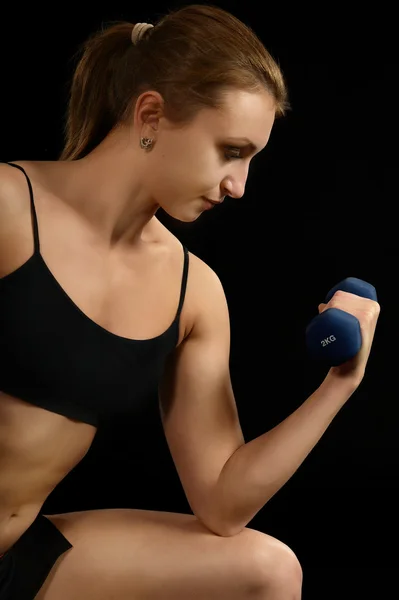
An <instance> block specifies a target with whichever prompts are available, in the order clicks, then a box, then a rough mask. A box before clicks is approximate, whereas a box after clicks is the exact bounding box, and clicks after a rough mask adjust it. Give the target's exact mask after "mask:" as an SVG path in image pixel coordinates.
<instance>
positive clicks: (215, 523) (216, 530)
mask: <svg viewBox="0 0 399 600" xmlns="http://www.w3.org/2000/svg"><path fill="white" fill-rule="evenodd" d="M195 516H196V517H197V519H198V521H199V522H200V523H201V525H202V526H203V527H205V529H207V530H208V531H210V532H211V533H213V534H215V535H217V536H219V537H233V536H235V535H238V534H239V533H241V531H243V530H244V529H245V525H234V526H233V525H232V524H229V523H226V522H225V521H223V520H222V519H218V518H211V517H209V516H207V517H204V516H202V517H200V516H198V515H195Z"/></svg>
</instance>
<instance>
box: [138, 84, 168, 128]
mask: <svg viewBox="0 0 399 600" xmlns="http://www.w3.org/2000/svg"><path fill="white" fill-rule="evenodd" d="M163 108H164V101H163V98H162V96H161V94H159V93H158V92H155V91H152V90H150V91H146V92H143V93H142V94H141V95H140V96H139V97H138V98H137V102H136V106H135V109H134V124H135V127H136V129H137V131H139V132H140V134H142V135H144V136H147V137H151V136H152V135H153V133H154V132H155V131H157V130H158V126H159V121H160V119H161V117H162V116H163V114H164V111H163Z"/></svg>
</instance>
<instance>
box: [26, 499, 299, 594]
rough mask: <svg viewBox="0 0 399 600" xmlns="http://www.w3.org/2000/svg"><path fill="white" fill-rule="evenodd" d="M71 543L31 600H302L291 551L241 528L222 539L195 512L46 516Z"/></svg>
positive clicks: (115, 511)
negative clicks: (235, 533) (199, 519)
mask: <svg viewBox="0 0 399 600" xmlns="http://www.w3.org/2000/svg"><path fill="white" fill-rule="evenodd" d="M47 518H49V519H50V520H51V521H52V522H53V523H54V524H55V525H56V527H57V528H58V529H59V530H60V531H61V532H62V533H63V535H64V536H65V537H66V538H67V539H68V540H69V541H70V543H71V544H73V546H74V547H73V548H72V549H71V550H69V551H68V552H66V553H65V554H63V555H62V556H60V558H59V560H58V561H57V562H56V563H55V565H54V567H53V569H52V570H51V572H50V574H49V576H48V578H47V580H46V582H45V583H44V585H43V587H42V588H41V590H40V592H39V593H38V594H37V596H36V599H35V600H70V599H71V598H73V599H74V600H172V599H173V600H216V599H217V600H223V599H229V600H244V599H246V598H253V599H259V600H300V598H301V585H302V571H301V567H300V565H299V562H298V559H297V558H296V556H295V554H294V553H293V552H292V550H291V549H290V548H289V547H288V546H286V545H285V544H283V543H282V542H279V541H278V540H276V539H275V538H273V537H271V536H268V535H266V534H263V533H261V532H259V531H256V530H253V529H249V528H246V529H245V530H243V531H242V532H241V533H239V534H238V535H236V536H233V537H229V538H224V537H220V536H217V535H215V534H213V533H211V532H210V531H209V530H207V529H206V528H205V527H204V526H202V525H201V523H200V522H199V521H198V519H196V517H194V516H192V515H185V514H177V513H170V512H157V511H145V510H130V509H110V510H94V511H82V512H75V513H67V514H62V515H48V516H47Z"/></svg>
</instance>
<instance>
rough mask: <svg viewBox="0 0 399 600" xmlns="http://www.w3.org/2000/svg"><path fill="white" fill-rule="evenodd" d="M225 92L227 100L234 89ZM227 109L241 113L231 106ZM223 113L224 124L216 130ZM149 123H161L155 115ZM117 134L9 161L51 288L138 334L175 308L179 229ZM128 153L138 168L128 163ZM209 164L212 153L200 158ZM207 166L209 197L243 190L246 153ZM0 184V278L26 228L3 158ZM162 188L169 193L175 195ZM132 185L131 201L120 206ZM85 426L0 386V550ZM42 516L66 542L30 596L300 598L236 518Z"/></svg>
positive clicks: (293, 579)
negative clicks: (88, 150) (58, 158)
mask: <svg viewBox="0 0 399 600" xmlns="http://www.w3.org/2000/svg"><path fill="white" fill-rule="evenodd" d="M147 100H148V98H147ZM150 100H151V98H150ZM256 102H257V103H258V105H259V106H258V105H256V106H258V109H259V111H260V114H261V115H262V119H263V118H264V110H262V103H261V102H260V103H259V99H256ZM232 105H233V106H234V107H235V109H234V110H235V111H237V102H235V103H233V104H232ZM151 106H152V105H151V102H149V103H147V104H146V97H145V98H144V99H143V102H142V104H140V103H138V105H137V108H136V112H135V126H136V127H137V125H138V124H139V123H140V118H141V117H140V115H141V114H143V115H144V114H146V115H147V116H148V114H149V113H148V111H150V112H151V110H150V109H151ZM256 106H255V109H256ZM242 110H244V112H245V111H248V114H250V115H251V118H252V121H253V124H252V127H253V129H254V131H255V130H256V131H258V129H259V128H258V127H257V122H256V119H255V118H254V117H253V114H254V106H253V105H250V106H249V107H248V106H247V105H246V103H245V102H244V105H243V107H242ZM140 111H142V113H141V112H140ZM146 111H147V112H146ZM154 114H155V113H154ZM234 118H235V119H236V120H237V122H245V119H243V118H241V117H240V114H234ZM150 121H151V119H150ZM147 122H148V120H147V121H146V123H147ZM154 122H155V121H154ZM247 122H248V120H247ZM228 125H229V123H228V122H227V124H226V123H225V129H229V126H228ZM146 126H147V125H146ZM139 129H140V126H139ZM155 129H156V131H157V132H158V133H159V129H158V125H157V127H156V128H155ZM266 129H267V128H266ZM214 130H215V124H214V123H213V122H211V123H210V124H209V132H206V131H205V128H204V123H201V122H199V124H198V130H197V131H196V130H195V129H194V131H193V132H192V134H190V132H189V133H185V134H184V135H186V142H187V143H186V145H185V146H184V145H183V146H184V153H185V155H186V159H187V147H188V146H189V145H190V135H192V141H193V149H195V155H194V154H193V160H197V154H198V148H199V145H200V144H201V143H202V145H203V146H205V144H206V143H208V144H209V140H208V138H206V136H208V137H209V136H210V135H211V134H212V132H213V131H214ZM165 131H166V129H165ZM245 133H248V132H247V131H245ZM269 133H270V132H269V131H266V134H267V135H266V138H265V137H264V138H263V139H260V140H258V141H257V146H258V147H261V146H262V145H263V146H264V141H265V139H266V141H267V138H268V135H269ZM142 134H143V135H148V132H144V131H143V132H142ZM119 135H120V138H119V137H118V136H119ZM124 135H125V134H124V133H123V132H122V133H121V134H118V133H117V134H116V138H114V139H113V140H111V141H110V142H109V144H108V142H107V141H106V142H105V145H104V148H103V150H101V149H100V151H99V152H97V155H96V156H95V157H94V158H93V159H92V158H90V157H89V159H88V160H87V161H86V162H85V163H84V165H83V166H81V165H80V164H78V162H77V163H73V164H72V163H62V162H56V163H32V162H26V163H24V162H20V163H19V164H20V165H21V166H23V167H24V168H25V169H26V171H27V173H28V175H29V176H30V178H31V182H32V184H33V191H34V196H35V205H36V211H37V216H38V222H39V234H40V243H41V254H42V256H43V259H44V260H45V262H46V264H47V266H48V268H49V269H50V271H51V272H52V273H53V275H54V276H55V278H56V279H57V281H58V282H59V284H60V285H61V287H62V288H63V289H64V291H65V292H66V293H67V295H68V296H69V297H70V298H71V299H72V301H73V302H74V303H75V304H76V306H77V307H79V308H80V310H81V311H82V312H83V313H84V314H85V315H86V316H87V318H89V319H91V320H93V321H94V322H95V323H97V324H98V325H100V326H101V327H103V328H104V329H106V330H108V331H111V332H112V333H114V334H116V335H121V336H123V337H128V338H132V339H147V338H151V337H154V336H156V335H159V334H160V333H162V332H163V331H165V330H166V329H167V327H168V326H169V325H170V323H171V322H172V320H173V318H174V316H175V312H176V308H177V303H178V298H179V292H180V284H181V275H182V268H183V251H182V247H181V244H180V242H179V241H178V240H177V239H176V238H175V237H174V236H173V235H172V234H171V233H170V232H169V231H168V230H167V229H166V228H165V227H164V226H163V225H162V224H161V223H160V222H159V220H158V219H157V218H156V217H155V216H154V215H155V212H156V209H157V207H158V205H157V204H156V203H153V202H152V201H151V202H150V201H148V198H147V197H146V194H145V191H143V190H144V188H145V186H143V182H142V181H141V182H138V181H134V177H135V176H137V173H146V172H148V173H151V172H152V168H151V165H150V164H144V163H143V162H141V163H139V161H143V159H142V158H141V155H140V158H139V155H137V156H133V155H130V156H129V151H127V150H126V139H125V138H124ZM168 135H170V136H171V139H170V138H169V142H168V141H167V140H168ZM173 135H174V133H173V132H172V133H168V132H167V131H166V133H164V137H163V138H162V139H163V146H162V143H161V141H160V140H158V141H159V143H160V148H161V150H160V151H159V154H158V157H156V158H155V159H154V160H155V161H161V162H162V161H163V160H164V156H165V155H167V153H166V152H165V148H168V144H169V148H171V147H172V146H173V144H174V142H173ZM179 135H180V137H179V138H178V139H177V140H176V147H177V148H178V147H180V146H179V144H180V142H179V140H181V135H182V134H179ZM212 135H213V134H212ZM201 136H202V137H203V138H204V139H202V141H201V139H200V137H201ZM160 137H161V136H160ZM118 140H119V141H118ZM218 144H219V141H218ZM162 148H163V150H162ZM135 151H136V150H135ZM218 152H219V146H218ZM215 153H216V147H215ZM215 156H216V154H215ZM246 156H248V157H249V156H250V155H249V154H248V155H246ZM211 158H212V156H211ZM113 161H114V162H113ZM112 162H113V164H111V163H112ZM247 162H248V161H247ZM132 164H136V167H137V168H136V169H132V168H131V165H132ZM212 164H214V159H212V161H210V162H209V165H212ZM237 164H238V163H237ZM129 165H130V166H129ZM137 165H138V166H137ZM209 165H208V166H206V165H204V167H203V170H204V172H205V171H206V170H207V169H208V175H212V176H209V177H208V180H209V185H208V182H207V184H206V189H204V190H203V192H202V193H205V191H208V190H209V193H208V194H207V196H208V197H211V198H213V199H218V197H219V192H220V194H223V193H229V195H230V196H236V197H239V196H240V195H242V194H243V190H244V185H245V179H246V175H247V167H248V164H247V163H243V164H240V166H237V168H236V167H234V168H233V169H230V170H229V172H227V171H226V175H225V177H226V183H225V185H224V186H223V187H221V190H218V191H217V190H216V189H211V187H210V186H211V185H214V184H213V183H212V182H217V181H220V177H221V169H222V166H218V167H217V169H216V171H217V172H216V171H215V172H214V173H213V174H212V173H211V172H210V167H209ZM186 167H187V165H186ZM186 167H185V170H186ZM159 168H161V164H158V166H155V164H154V165H153V169H158V170H159ZM163 168H164V169H165V167H163ZM212 168H213V167H212ZM223 169H225V167H223ZM234 169H236V170H234ZM109 172H112V173H114V174H115V177H114V180H113V181H114V184H115V189H113V190H112V189H109V188H107V189H106V190H105V187H104V186H105V185H108V184H107V179H106V177H108V175H106V177H105V179H104V181H102V180H101V178H102V177H103V176H104V173H109ZM60 182H61V183H60ZM0 185H1V186H2V188H3V191H4V189H6V191H7V193H6V197H7V199H8V201H9V202H10V205H9V207H8V210H6V212H7V215H8V217H7V218H9V222H8V225H9V228H8V235H5V236H3V237H2V236H0V240H4V242H3V243H4V247H1V246H0V277H4V276H6V275H7V274H9V273H11V272H13V271H15V270H16V269H18V268H19V267H20V266H21V265H23V264H24V263H25V262H26V261H27V260H28V259H29V258H30V256H31V255H32V252H33V237H32V222H31V214H30V205H29V197H28V191H27V187H26V181H25V178H24V176H23V174H22V173H20V172H19V171H17V170H16V169H13V168H11V167H9V166H6V165H0ZM96 185H97V188H96ZM74 186H75V187H74ZM60 189H63V190H65V195H62V194H61V193H60ZM104 190H105V192H104ZM132 190H134V193H133V191H132ZM198 190H199V187H198V189H195V190H193V196H194V198H195V199H194V200H193V201H192V202H191V204H190V205H188V204H187V200H186V204H184V202H183V196H181V197H180V199H179V200H178V201H177V200H174V199H173V200H169V199H168V198H169V197H167V195H165V201H164V202H163V204H164V205H165V209H168V202H170V206H169V208H170V210H169V211H168V212H169V213H170V214H172V215H173V216H175V217H176V218H180V219H181V220H182V221H184V220H187V221H190V220H193V219H195V218H197V217H198V216H199V214H200V212H201V211H202V210H203V206H204V205H203V201H202V200H201V198H200V197H198V193H199V191H198ZM0 191H1V190H0ZM172 192H173V190H170V198H175V196H174V193H172ZM102 193H103V194H104V195H103V196H101V194H102ZM79 194H80V195H79ZM90 194H91V195H92V196H91V201H90ZM132 194H133V196H135V197H136V198H138V200H137V202H136V204H132V208H130V204H129V202H130V203H132V200H131V198H132ZM106 197H112V198H115V199H116V198H117V199H119V205H118V204H117V203H116V201H115V202H113V204H112V205H109V206H107V205H106V202H105V199H106ZM83 198H84V199H85V200H84V201H83ZM72 199H73V201H72ZM85 202H86V204H85ZM10 207H11V209H10ZM6 208H7V207H6ZM91 210H92V211H93V212H92V214H90V211H91ZM3 216H4V215H3ZM3 222H4V219H3ZM129 224H131V225H129ZM1 243H2V242H1V241H0V244H1ZM66 257H67V258H66ZM204 268H205V265H204V264H203V263H202V261H201V260H200V259H198V258H197V257H195V256H194V255H192V254H190V269H189V277H188V283H187V293H186V298H185V302H184V306H183V311H182V315H181V319H180V332H179V340H178V345H180V344H181V343H182V342H183V340H184V339H185V338H186V337H187V336H189V334H190V331H191V330H192V327H193V324H194V322H195V319H196V315H197V314H198V311H199V310H200V306H199V300H198V299H199V298H201V293H202V294H203V293H204V290H203V289H202V287H203V281H204V279H203V277H202V274H203V270H204ZM83 282H84V284H83ZM159 298H162V303H160V302H159V301H158V300H159ZM132 308H133V309H132ZM95 435H96V428H95V427H93V426H92V425H88V424H86V423H82V422H78V421H74V420H72V419H69V418H67V417H64V416H62V415H58V414H55V413H51V412H49V411H46V410H44V409H42V408H40V407H37V406H32V405H29V404H27V403H26V402H23V401H22V400H20V399H18V398H14V397H10V396H7V395H6V394H4V393H0V554H1V553H3V552H6V551H7V550H8V549H9V548H10V547H11V546H12V545H13V544H14V543H15V542H16V541H17V540H18V539H19V537H20V536H21V535H22V533H23V532H24V531H26V529H27V528H28V527H29V525H30V524H31V523H32V522H33V520H34V519H35V517H36V516H37V514H38V513H39V512H40V510H41V507H42V506H43V503H44V502H45V500H46V498H47V497H48V496H49V494H50V493H51V491H52V490H53V489H54V488H55V487H56V486H57V484H58V483H59V482H60V481H61V480H62V479H63V478H64V477H65V476H66V475H67V474H68V473H69V472H70V471H71V470H72V469H73V468H74V466H75V465H76V464H78V463H79V461H80V460H82V458H83V457H84V456H85V454H86V453H87V452H88V450H89V449H90V446H91V443H92V441H93V439H94V437H95ZM46 516H47V518H49V519H50V520H51V521H52V522H53V523H54V524H55V525H56V527H58V529H59V530H60V531H61V532H62V533H63V535H64V536H65V537H66V538H67V539H68V540H69V541H70V542H71V544H72V545H73V548H72V549H70V550H69V551H67V552H66V553H65V554H63V555H62V556H61V557H60V558H59V559H58V561H57V562H56V563H55V565H54V566H53V568H52V570H51V572H50V573H49V576H48V578H47V580H46V582H45V584H44V585H43V587H42V589H41V590H40V592H39V593H38V595H37V597H36V600H66V599H70V598H74V599H76V600H79V599H82V600H83V599H84V600H90V599H91V598H93V600H94V598H95V599H96V600H111V598H112V599H113V598H115V599H118V600H124V599H126V600H127V599H129V600H144V599H146V600H152V599H153V600H161V598H162V600H167V599H169V598H170V599H172V598H173V599H174V600H180V599H181V600H183V598H184V599H188V598H190V599H193V600H200V599H201V600H202V599H204V600H205V599H207V600H213V598H214V599H215V600H216V598H218V599H223V598H226V599H227V598H229V600H235V599H237V600H238V599H240V600H243V599H244V598H259V599H262V600H300V597H301V584H302V571H301V567H300V564H299V562H298V559H297V557H296V556H295V554H294V552H293V551H292V550H291V549H290V548H289V547H288V546H286V545H285V544H284V543H282V542H280V541H278V540H276V539H275V538H273V537H271V536H268V535H266V534H263V533H261V532H259V531H255V530H252V529H249V528H245V529H244V530H243V531H242V532H240V533H239V534H237V535H235V536H232V537H222V536H218V535H215V534H214V533H213V532H212V531H210V530H209V529H207V528H206V527H205V526H204V525H203V524H202V522H201V521H200V520H199V519H198V518H197V517H195V516H192V515H180V514H173V513H158V512H154V511H142V510H99V511H85V512H77V513H68V514H64V515H46Z"/></svg>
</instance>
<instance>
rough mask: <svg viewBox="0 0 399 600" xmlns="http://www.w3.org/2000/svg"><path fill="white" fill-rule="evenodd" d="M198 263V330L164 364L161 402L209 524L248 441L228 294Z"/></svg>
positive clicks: (184, 479)
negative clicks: (228, 469) (217, 496)
mask: <svg viewBox="0 0 399 600" xmlns="http://www.w3.org/2000/svg"><path fill="white" fill-rule="evenodd" d="M194 261H195V268H194V269H193V271H194V274H193V277H192V279H193V280H194V281H193V282H192V286H193V288H194V289H193V290H192V292H193V293H192V294H191V296H192V298H195V306H196V310H195V315H196V316H195V319H194V325H193V327H192V330H191V332H190V334H189V335H188V337H187V338H186V339H185V340H184V341H183V342H182V343H181V344H180V346H179V347H178V348H177V349H176V350H175V352H174V353H173V354H172V355H171V356H170V358H169V360H168V362H167V364H166V367H165V370H164V376H163V379H162V381H161V385H160V403H161V415H162V421H163V426H164V431H165V437H166V440H167V443H168V446H169V449H170V452H171V455H172V458H173V461H174V464H175V466H176V470H177V473H178V475H179V477H180V481H181V483H182V486H183V488H184V491H185V494H186V497H187V500H188V502H189V504H190V506H191V509H192V511H193V513H194V514H195V515H196V516H197V517H198V518H199V519H201V520H202V521H204V522H205V523H206V521H207V515H208V514H210V512H209V510H210V508H211V506H210V503H211V499H212V490H213V489H214V487H215V485H216V484H217V481H218V479H219V476H220V474H221V471H222V469H223V467H224V465H225V464H226V462H227V461H228V459H229V458H230V457H231V456H232V454H233V453H234V452H235V451H236V450H237V449H238V448H239V447H240V446H242V445H243V444H244V438H243V434H242V430H241V427H240V423H239V417H238V413H237V407H236V403H235V398H234V393H233V390H232V384H231V379H230V367H229V358H230V322H229V312H228V306H227V302H226V298H225V294H224V290H223V287H222V284H221V282H220V280H219V278H218V277H217V275H216V273H214V271H212V270H211V269H210V268H209V267H208V266H207V265H205V263H203V262H202V261H200V260H199V259H197V258H196V257H194ZM192 264H193V261H190V272H191V266H192Z"/></svg>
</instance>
